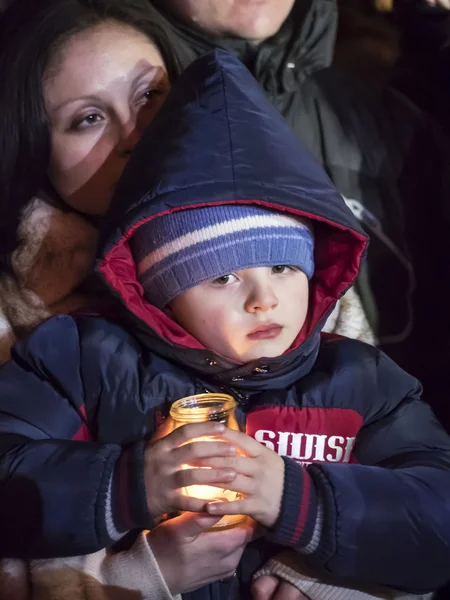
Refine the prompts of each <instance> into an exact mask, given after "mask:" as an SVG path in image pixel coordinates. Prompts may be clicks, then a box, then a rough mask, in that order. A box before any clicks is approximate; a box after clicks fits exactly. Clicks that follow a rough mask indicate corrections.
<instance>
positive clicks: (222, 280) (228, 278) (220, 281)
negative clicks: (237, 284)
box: [212, 273, 237, 285]
mask: <svg viewBox="0 0 450 600" xmlns="http://www.w3.org/2000/svg"><path fill="white" fill-rule="evenodd" d="M236 280H237V277H236V275H233V274H232V273H229V274H228V275H222V277H218V278H217V279H213V281H212V283H214V284H215V285H227V284H228V283H233V281H236Z"/></svg>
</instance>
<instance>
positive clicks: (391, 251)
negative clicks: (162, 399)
mask: <svg viewBox="0 0 450 600" xmlns="http://www.w3.org/2000/svg"><path fill="white" fill-rule="evenodd" d="M151 3H152V4H153V5H155V7H156V8H158V9H159V10H160V11H161V12H162V13H163V15H164V16H165V17H167V19H168V20H169V22H170V24H171V25H172V33H173V34H174V35H177V36H178V38H179V39H180V41H181V42H184V43H185V44H186V45H187V46H188V48H189V50H190V52H191V53H192V55H193V56H197V57H198V56H201V55H202V54H204V53H205V52H208V51H209V50H211V49H212V48H215V47H219V48H225V49H227V50H230V51H231V52H233V53H235V54H236V55H237V56H238V57H239V58H240V59H241V60H242V61H243V62H244V64H245V65H246V66H247V67H248V68H249V70H250V71H251V73H252V74H253V75H254V77H255V78H256V79H257V80H258V81H259V83H260V84H261V86H262V89H263V90H264V92H265V94H266V96H267V97H268V98H269V100H270V101H271V103H272V104H273V105H274V106H275V108H277V109H278V111H279V112H281V114H282V115H283V116H284V117H285V118H286V120H287V122H288V123H289V125H290V126H291V127H292V128H293V130H294V132H295V133H296V135H297V136H298V137H299V139H300V140H302V141H303V142H304V143H305V145H306V147H307V148H308V150H309V151H310V152H311V153H312V154H313V155H314V156H315V157H316V158H317V159H318V160H319V161H320V162H321V163H322V165H323V166H324V167H325V169H326V171H327V173H328V175H329V176H330V178H331V180H332V181H333V183H334V184H335V186H336V188H337V189H338V191H339V192H340V193H341V194H342V195H343V196H344V198H345V199H346V202H347V204H348V206H349V207H350V208H351V210H352V211H353V213H354V215H355V216H356V217H357V219H358V220H359V221H360V223H361V225H362V226H363V227H364V229H365V231H366V233H368V234H369V235H370V238H371V244H370V247H369V250H368V256H367V261H366V263H365V264H364V266H363V268H362V271H361V273H360V275H359V278H358V280H357V282H356V287H355V290H356V292H357V297H356V295H353V298H352V299H354V302H353V303H352V304H353V305H355V304H356V305H357V304H358V300H359V301H360V302H361V304H362V307H363V310H364V314H365V317H366V318H367V321H368V323H369V325H370V328H371V331H372V332H373V336H372V337H373V339H374V341H375V342H376V343H377V345H379V347H381V348H382V349H383V350H384V351H386V352H387V353H388V354H389V356H391V358H393V359H394V360H395V361H397V362H398V363H399V364H400V365H401V366H402V367H403V368H404V369H406V370H408V371H410V372H413V373H415V374H416V375H417V376H418V377H419V378H420V379H421V381H422V383H423V385H424V387H425V389H426V390H427V397H428V399H429V401H430V402H432V404H433V407H434V408H435V409H436V410H438V411H439V415H440V417H441V418H442V420H443V421H445V423H446V425H447V427H448V428H449V430H450V409H449V407H448V401H447V398H446V392H445V390H447V389H448V388H449V384H450V381H449V380H448V375H447V372H448V368H447V365H448V361H449V360H450V342H449V341H448V339H447V337H448V336H440V338H439V339H437V338H436V336H434V333H433V332H434V331H435V330H436V329H441V330H443V331H449V330H450V314H449V311H448V309H447V306H448V304H449V302H450V276H449V274H448V268H447V266H446V264H447V255H448V248H447V242H446V240H447V239H448V238H449V235H450V215H449V212H448V208H447V203H448V202H447V200H448V196H449V186H448V175H447V173H448V161H449V159H448V156H449V152H448V148H447V147H446V143H445V141H443V140H442V139H440V135H439V133H440V132H436V130H435V129H436V128H435V127H434V125H433V124H432V123H430V121H429V120H428V118H427V117H426V115H424V114H422V113H421V111H420V110H418V109H416V107H414V106H413V105H412V104H411V103H410V102H409V101H408V100H407V99H406V98H404V97H403V96H401V94H399V93H398V92H396V91H394V90H391V89H389V88H386V87H384V86H378V85H376V84H371V83H369V82H367V81H362V80H358V79H356V78H354V77H353V76H352V75H351V74H350V73H347V72H344V71H342V70H339V69H338V68H337V67H336V66H334V65H332V61H333V54H334V48H335V37H336V30H337V26H338V10H337V5H336V1H335V0H268V1H265V2H247V0H232V1H230V2H223V1H222V0H152V2H151ZM344 21H345V17H344ZM343 25H345V22H344V23H343ZM419 240H420V242H419ZM430 264H433V265H435V268H433V269H430V268H429V265H430ZM430 286H431V287H432V289H433V290H434V293H433V294H430V293H429V290H430ZM344 300H345V299H344ZM339 308H340V305H338V307H337V310H339ZM342 308H343V310H342V315H341V317H340V318H339V319H338V326H337V327H336V325H335V320H334V319H333V320H331V321H330V323H329V324H327V326H326V328H327V330H331V331H332V332H336V333H342V334H344V335H346V336H350V337H355V338H356V339H362V340H363V341H370V338H369V337H367V327H366V324H365V323H362V320H361V318H360V311H359V310H358V308H359V307H358V306H355V307H354V306H352V307H351V309H350V310H345V306H343V307H342ZM360 323H362V328H361V326H360ZM339 325H340V326H339ZM361 330H362V332H363V333H364V334H365V335H360V332H361Z"/></svg>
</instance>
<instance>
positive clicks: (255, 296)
mask: <svg viewBox="0 0 450 600" xmlns="http://www.w3.org/2000/svg"><path fill="white" fill-rule="evenodd" d="M277 306H278V298H277V296H276V294H275V293H274V291H273V289H272V288H271V286H269V285H267V286H258V287H255V288H254V289H253V290H252V291H251V293H250V294H249V296H248V298H247V301H246V303H245V309H246V311H247V312H251V313H254V312H266V311H268V310H272V309H273V308H276V307H277Z"/></svg>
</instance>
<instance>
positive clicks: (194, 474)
mask: <svg viewBox="0 0 450 600" xmlns="http://www.w3.org/2000/svg"><path fill="white" fill-rule="evenodd" d="M235 477H236V471H234V470H233V469H182V470H180V471H178V472H177V473H176V474H175V478H174V483H175V488H176V489H179V488H184V487H188V486H190V485H208V484H211V483H223V484H224V485H225V487H226V486H229V485H230V483H231V482H232V481H233V479H234V478H235Z"/></svg>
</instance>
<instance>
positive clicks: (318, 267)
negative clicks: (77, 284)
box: [97, 50, 367, 379]
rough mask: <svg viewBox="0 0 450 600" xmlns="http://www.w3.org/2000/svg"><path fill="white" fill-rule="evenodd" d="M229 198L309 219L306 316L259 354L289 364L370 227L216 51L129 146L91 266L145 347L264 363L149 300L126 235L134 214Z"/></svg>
mask: <svg viewBox="0 0 450 600" xmlns="http://www.w3.org/2000/svg"><path fill="white" fill-rule="evenodd" d="M232 203H239V204H244V203H249V204H256V205H260V206H263V207H267V208H268V209H273V210H277V211H286V212H289V213H291V214H295V215H299V216H302V217H306V218H308V219H311V221H312V222H313V225H314V230H315V272H314V275H313V277H312V279H311V281H310V309H309V314H308V317H307V320H306V322H305V325H304V327H303V329H302V331H301V332H300V334H299V336H298V338H297V340H296V342H295V344H294V347H293V349H292V350H291V351H288V352H287V353H286V354H285V355H283V357H279V358H276V359H274V358H273V359H267V360H264V361H263V362H264V368H263V371H264V370H267V371H271V372H272V374H273V373H274V372H276V373H277V374H279V373H283V372H285V370H289V369H292V364H291V363H292V362H295V364H296V365H299V364H300V363H305V361H306V363H308V364H309V361H314V359H315V357H316V354H317V349H318V336H319V331H320V328H321V325H322V324H323V323H324V321H325V319H326V317H327V315H328V314H329V313H330V312H331V310H332V309H333V307H334V305H335V303H336V301H337V299H338V298H339V297H340V296H341V295H342V294H343V293H344V292H345V291H346V290H347V289H348V288H349V287H350V286H351V284H352V283H353V281H354V280H355V277H356V276H357V273H358V270H359V265H360V261H361V257H362V255H363V253H364V250H365V248H366V244H367V237H366V235H365V234H364V232H363V231H362V229H361V228H360V226H359V224H358V222H357V221H356V219H355V218H354V217H353V215H352V213H351V211H350V210H349V209H348V208H347V206H346V205H345V202H344V201H343V199H342V197H341V196H340V194H338V193H337V192H336V190H335V188H334V187H333V185H332V183H331V182H330V181H329V179H328V177H327V175H326V174H325V172H324V171H323V169H322V167H321V166H319V165H318V164H317V163H316V162H315V160H314V159H313V158H312V157H310V155H309V154H308V153H307V151H306V150H305V149H304V147H303V146H302V145H301V144H300V143H299V141H298V140H297V139H296V138H295V136H294V134H293V133H292V132H291V130H290V128H289V126H288V125H287V124H286V123H285V121H284V120H283V118H282V117H281V116H280V115H279V113H278V112H277V111H276V110H275V109H274V108H273V107H272V106H271V105H270V104H269V103H268V101H267V100H266V99H265V97H264V95H263V94H262V93H261V91H260V88H259V85H258V84H257V82H256V81H255V80H254V79H253V77H252V76H251V75H250V73H249V72H248V70H247V69H246V68H245V67H244V65H243V64H242V63H241V62H240V61H239V60H238V59H237V58H235V57H234V56H232V55H231V54H229V53H227V52H225V51H223V50H215V51H214V52H212V53H210V54H208V55H206V56H204V57H202V58H201V59H199V60H197V61H196V62H195V63H193V64H192V65H191V66H190V67H189V68H188V69H187V70H186V71H185V72H184V74H183V75H182V76H181V77H180V78H179V80H178V81H177V83H176V85H175V87H174V88H173V89H172V91H171V93H170V94H169V96H168V98H167V100H166V102H165V103H164V105H163V107H162V109H161V111H160V113H159V114H158V116H157V117H156V119H155V120H154V121H153V123H152V124H151V125H150V127H149V129H148V130H147V132H146V133H145V135H144V136H143V138H142V139H141V141H140V142H139V144H138V146H137V147H136V148H135V150H134V152H133V154H132V157H131V158H130V161H129V163H128V165H127V167H126V169H125V171H124V173H123V175H122V177H121V180H120V182H119V184H118V187H117V190H116V194H115V197H114V199H113V202H112V205H111V210H110V212H109V215H108V217H107V218H106V222H105V227H104V231H103V234H102V242H101V244H100V255H99V258H98V262H97V269H98V272H99V273H100V275H101V277H102V278H103V279H104V281H106V283H107V284H108V286H109V288H110V289H111V290H112V291H113V292H114V293H115V294H116V295H117V296H118V297H119V298H120V300H121V302H122V303H123V304H124V305H125V306H126V307H127V309H128V311H127V315H128V318H131V319H132V321H133V331H134V332H135V333H136V335H138V337H140V338H145V339H144V341H145V343H146V345H147V346H151V347H152V349H155V350H157V351H158V352H159V353H162V354H163V355H166V356H170V357H172V358H176V359H177V360H179V359H180V354H181V355H182V357H181V359H182V361H183V363H184V364H188V365H189V366H191V367H195V368H197V369H200V370H202V368H203V366H204V365H207V366H208V367H209V369H208V372H210V373H211V370H212V371H213V372H214V374H215V375H220V376H223V377H224V378H225V379H227V378H229V377H230V376H231V375H233V377H232V378H236V377H237V378H238V379H240V378H241V376H242V374H243V373H248V372H249V371H252V372H254V371H255V369H260V368H261V367H260V366H258V364H259V363H258V364H256V363H255V364H251V365H237V364H236V363H233V362H232V361H230V360H229V359H226V358H223V357H220V356H217V355H214V353H212V352H211V351H209V350H207V349H204V348H203V347H202V346H201V344H200V343H199V342H198V341H197V340H196V339H194V338H193V337H192V336H190V335H189V334H188V333H187V332H186V331H185V330H184V329H182V328H181V327H180V326H179V325H178V324H176V323H175V322H174V321H173V320H172V319H170V318H169V317H168V316H167V315H165V314H164V313H163V312H161V311H159V310H158V309H157V308H156V307H154V306H152V305H150V304H149V303H148V302H146V300H145V299H144V298H143V289H142V287H141V285H140V284H139V283H138V281H137V276H136V266H135V263H134V261H133V258H132V255H131V251H130V248H129V243H128V240H129V239H130V237H131V236H132V235H133V233H134V231H135V230H136V229H137V228H138V227H139V226H140V225H141V224H143V223H145V222H147V221H149V220H151V219H153V218H155V217H157V216H161V215H163V214H168V213H170V212H174V211H179V210H183V209H187V208H194V207H200V206H211V205H215V204H232ZM180 351H181V352H180ZM299 361H300V362H299ZM269 363H270V368H269V367H268V365H269ZM306 363H305V364H304V367H305V368H306V367H307V365H306ZM256 372H258V373H259V371H256ZM211 374H212V373H211ZM262 374H264V372H263V373H262Z"/></svg>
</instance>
